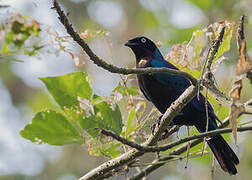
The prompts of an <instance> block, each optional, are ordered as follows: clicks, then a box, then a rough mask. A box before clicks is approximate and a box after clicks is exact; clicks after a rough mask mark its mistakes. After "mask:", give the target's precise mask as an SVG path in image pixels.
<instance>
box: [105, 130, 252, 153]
mask: <svg viewBox="0 0 252 180" xmlns="http://www.w3.org/2000/svg"><path fill="white" fill-rule="evenodd" d="M251 130H252V126H248V127H239V128H238V129H237V131H239V132H243V131H251ZM230 132H232V128H225V129H216V130H212V131H208V132H204V133H200V134H196V135H193V136H189V137H185V138H183V139H180V140H178V141H175V142H172V143H169V144H166V145H163V146H146V147H144V146H141V145H139V144H136V143H134V142H131V141H128V140H126V139H124V138H122V137H120V136H118V135H116V134H115V133H113V132H112V131H108V130H104V129H102V132H101V133H102V134H104V135H106V136H111V137H112V138H114V139H116V140H118V141H119V142H121V143H123V144H125V145H128V146H130V147H132V148H135V149H137V150H139V151H144V152H145V153H146V152H161V151H167V150H168V149H171V148H173V147H175V146H178V145H180V144H183V143H186V142H188V141H191V140H194V139H202V138H204V137H211V136H215V135H218V134H225V133H230Z"/></svg>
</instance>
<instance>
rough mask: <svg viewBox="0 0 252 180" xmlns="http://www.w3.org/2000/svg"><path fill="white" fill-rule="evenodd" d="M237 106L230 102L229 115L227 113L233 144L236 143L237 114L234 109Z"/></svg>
mask: <svg viewBox="0 0 252 180" xmlns="http://www.w3.org/2000/svg"><path fill="white" fill-rule="evenodd" d="M237 108H238V107H237V106H236V105H235V104H234V103H232V105H231V110H230V115H229V124H230V126H231V128H232V132H233V137H234V140H235V144H236V143H237V118H238V114H237V113H235V112H237V111H236V109H237Z"/></svg>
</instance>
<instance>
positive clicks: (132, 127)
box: [125, 108, 136, 137]
mask: <svg viewBox="0 0 252 180" xmlns="http://www.w3.org/2000/svg"><path fill="white" fill-rule="evenodd" d="M135 116H136V111H135V109H134V108H132V109H131V111H130V114H129V117H128V120H127V127H126V131H125V137H128V135H129V134H130V133H132V132H133V131H134V130H135V129H136V123H133V120H134V118H135Z"/></svg>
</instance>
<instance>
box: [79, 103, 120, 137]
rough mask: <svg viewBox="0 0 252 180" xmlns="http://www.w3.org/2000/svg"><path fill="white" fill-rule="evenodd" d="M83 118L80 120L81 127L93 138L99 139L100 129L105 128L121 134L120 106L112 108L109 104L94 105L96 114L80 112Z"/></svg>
mask: <svg viewBox="0 0 252 180" xmlns="http://www.w3.org/2000/svg"><path fill="white" fill-rule="evenodd" d="M79 114H80V117H81V118H77V119H78V123H79V125H80V126H81V127H82V128H83V129H84V130H85V131H87V132H88V133H89V134H90V135H91V136H93V137H97V135H98V132H99V129H100V128H104V129H107V130H112V131H113V132H115V133H117V134H120V133H121V131H122V116H121V111H120V109H119V107H118V105H115V107H112V106H111V105H109V104H108V103H107V102H105V101H102V102H100V103H98V104H95V105H94V114H92V113H91V112H90V115H86V113H85V112H79Z"/></svg>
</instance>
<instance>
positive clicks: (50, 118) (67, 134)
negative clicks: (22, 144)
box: [20, 110, 84, 145]
mask: <svg viewBox="0 0 252 180" xmlns="http://www.w3.org/2000/svg"><path fill="white" fill-rule="evenodd" d="M20 134H21V136H22V137H23V138H25V139H29V140H31V141H32V142H37V143H48V144H51V145H64V144H82V143H84V139H83V137H82V136H81V134H80V133H79V132H78V131H77V130H76V128H75V127H73V126H72V124H70V123H69V122H68V120H67V119H66V118H65V116H63V115H62V114H60V113H57V112H55V111H51V110H48V111H46V112H39V113H37V114H36V115H35V117H34V118H33V119H32V123H31V124H28V125H26V126H25V128H24V129H23V130H22V131H20Z"/></svg>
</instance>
